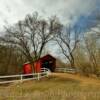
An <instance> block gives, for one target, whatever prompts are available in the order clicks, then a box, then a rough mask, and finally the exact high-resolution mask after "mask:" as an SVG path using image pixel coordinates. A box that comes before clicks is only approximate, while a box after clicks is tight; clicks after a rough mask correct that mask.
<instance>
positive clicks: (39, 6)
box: [0, 0, 99, 30]
mask: <svg viewBox="0 0 100 100" xmlns="http://www.w3.org/2000/svg"><path fill="white" fill-rule="evenodd" d="M97 2H99V0H0V30H2V29H3V26H4V25H6V24H7V23H9V24H12V23H16V22H17V21H18V20H21V19H23V18H24V17H25V15H26V14H28V13H32V12H34V11H38V12H39V15H40V16H43V17H50V16H52V15H57V16H58V17H59V18H60V19H61V21H62V22H63V23H64V24H66V23H70V22H72V23H73V22H74V23H75V22H76V21H77V20H78V18H79V16H81V15H89V14H90V13H91V12H92V11H93V10H94V9H95V8H96V6H97V4H98V3H97Z"/></svg>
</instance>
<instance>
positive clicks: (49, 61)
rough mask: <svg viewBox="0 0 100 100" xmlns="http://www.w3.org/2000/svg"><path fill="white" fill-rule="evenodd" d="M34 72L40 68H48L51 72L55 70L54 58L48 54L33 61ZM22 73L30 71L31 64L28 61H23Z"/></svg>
mask: <svg viewBox="0 0 100 100" xmlns="http://www.w3.org/2000/svg"><path fill="white" fill-rule="evenodd" d="M33 66H34V72H36V73H38V72H41V68H48V69H49V70H50V71H51V72H54V71H55V68H56V59H55V58H54V57H53V56H51V55H50V54H48V55H46V56H43V57H41V58H40V59H38V60H36V61H35V62H34V63H33ZM23 71H24V74H29V73H32V66H31V64H30V63H25V64H24V65H23Z"/></svg>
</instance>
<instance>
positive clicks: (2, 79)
mask: <svg viewBox="0 0 100 100" xmlns="http://www.w3.org/2000/svg"><path fill="white" fill-rule="evenodd" d="M48 74H49V70H48V69H46V68H42V69H41V72H40V73H31V74H20V75H8V76H0V84H4V83H12V82H23V81H28V80H40V79H41V78H43V77H48Z"/></svg>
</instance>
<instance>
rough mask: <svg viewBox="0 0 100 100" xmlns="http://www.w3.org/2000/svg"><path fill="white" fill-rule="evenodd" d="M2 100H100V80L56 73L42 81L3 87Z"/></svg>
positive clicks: (0, 91) (0, 93) (0, 98)
mask: <svg viewBox="0 0 100 100" xmlns="http://www.w3.org/2000/svg"><path fill="white" fill-rule="evenodd" d="M0 100H100V80H98V79H93V78H86V77H83V76H79V75H72V74H66V73H54V74H52V75H51V76H50V77H48V78H45V79H42V80H40V81H27V82H24V83H17V84H16V83H13V84H8V85H2V86H0Z"/></svg>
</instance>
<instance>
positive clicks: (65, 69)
mask: <svg viewBox="0 0 100 100" xmlns="http://www.w3.org/2000/svg"><path fill="white" fill-rule="evenodd" d="M56 72H63V73H66V72H67V73H73V74H74V73H77V72H78V71H77V70H76V69H75V68H61V67H59V68H56Z"/></svg>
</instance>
